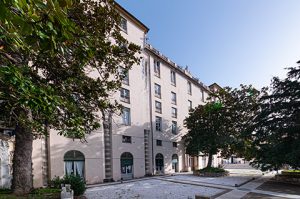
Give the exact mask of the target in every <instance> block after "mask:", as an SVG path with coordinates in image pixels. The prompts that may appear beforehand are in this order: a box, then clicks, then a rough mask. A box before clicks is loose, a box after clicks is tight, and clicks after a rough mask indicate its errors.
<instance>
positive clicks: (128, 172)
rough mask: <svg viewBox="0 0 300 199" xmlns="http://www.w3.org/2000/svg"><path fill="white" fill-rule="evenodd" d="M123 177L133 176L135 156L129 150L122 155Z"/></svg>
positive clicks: (127, 178) (129, 177)
mask: <svg viewBox="0 0 300 199" xmlns="http://www.w3.org/2000/svg"><path fill="white" fill-rule="evenodd" d="M120 160H121V178H122V179H123V180H129V179H132V178H133V156H132V154H131V153H129V152H125V153H122V155H121V159H120Z"/></svg>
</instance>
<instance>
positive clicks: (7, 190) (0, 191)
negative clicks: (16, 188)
mask: <svg viewBox="0 0 300 199" xmlns="http://www.w3.org/2000/svg"><path fill="white" fill-rule="evenodd" d="M10 193H12V191H11V190H10V189H5V188H4V189H0V194H10ZM0 197H1V196H0Z"/></svg>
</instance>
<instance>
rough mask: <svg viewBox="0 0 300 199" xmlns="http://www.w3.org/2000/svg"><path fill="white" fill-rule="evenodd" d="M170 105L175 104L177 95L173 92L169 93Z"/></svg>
mask: <svg viewBox="0 0 300 199" xmlns="http://www.w3.org/2000/svg"><path fill="white" fill-rule="evenodd" d="M171 103H172V104H175V105H176V104H177V94H176V93H175V92H171Z"/></svg>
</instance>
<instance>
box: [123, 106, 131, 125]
mask: <svg viewBox="0 0 300 199" xmlns="http://www.w3.org/2000/svg"><path fill="white" fill-rule="evenodd" d="M126 113H128V114H127V115H126ZM122 122H123V124H124V125H126V126H130V125H131V116H130V108H127V107H124V108H123V111H122Z"/></svg>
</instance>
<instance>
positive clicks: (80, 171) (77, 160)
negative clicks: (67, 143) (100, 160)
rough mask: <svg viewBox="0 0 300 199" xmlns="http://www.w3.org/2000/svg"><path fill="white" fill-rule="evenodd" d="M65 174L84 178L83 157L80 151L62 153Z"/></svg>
mask: <svg viewBox="0 0 300 199" xmlns="http://www.w3.org/2000/svg"><path fill="white" fill-rule="evenodd" d="M64 162H65V174H66V175H76V176H80V177H81V178H84V175H85V174H84V163H85V158H84V155H83V153H81V152H80V151H75V150H72V151H68V152H66V153H65V155H64Z"/></svg>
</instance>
